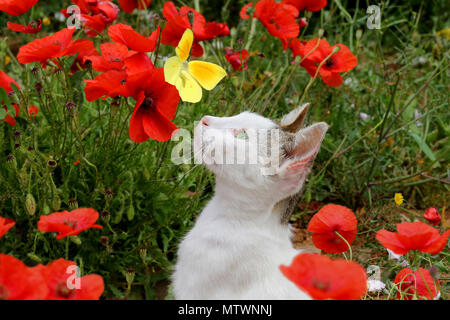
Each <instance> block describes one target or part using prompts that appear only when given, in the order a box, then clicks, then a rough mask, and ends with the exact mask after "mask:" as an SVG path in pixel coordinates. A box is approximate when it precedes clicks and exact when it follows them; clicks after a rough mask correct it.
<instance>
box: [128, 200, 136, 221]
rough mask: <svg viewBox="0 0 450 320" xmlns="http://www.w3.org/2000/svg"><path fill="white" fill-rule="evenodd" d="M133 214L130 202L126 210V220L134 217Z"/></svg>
mask: <svg viewBox="0 0 450 320" xmlns="http://www.w3.org/2000/svg"><path fill="white" fill-rule="evenodd" d="M134 214H135V211H134V207H133V204H132V203H131V204H130V207H129V208H128V210H127V218H128V221H131V220H133V219H134Z"/></svg>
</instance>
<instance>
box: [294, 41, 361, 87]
mask: <svg viewBox="0 0 450 320" xmlns="http://www.w3.org/2000/svg"><path fill="white" fill-rule="evenodd" d="M318 41H319V39H313V40H310V41H308V42H307V43H306V44H305V45H301V43H300V42H298V41H295V40H294V41H293V45H291V49H292V52H293V54H294V58H295V57H296V56H297V55H300V56H301V57H302V58H303V62H302V63H301V64H300V65H301V66H303V67H304V68H305V69H306V71H308V73H309V74H310V75H311V77H314V76H315V74H316V72H317V67H318V65H319V64H320V63H321V62H322V61H324V60H325V58H326V57H328V56H329V55H330V54H331V53H332V52H333V49H334V48H336V47H339V51H338V52H336V53H334V54H333V55H332V56H331V57H330V58H329V59H328V60H327V61H326V62H325V63H324V64H323V65H322V67H321V68H320V70H319V74H320V76H321V78H322V80H323V82H324V83H325V84H326V85H327V86H330V87H338V86H340V85H341V84H342V82H343V79H342V77H341V75H340V74H339V73H341V72H347V71H349V70H351V69H353V68H354V67H356V65H357V64H358V60H357V59H356V57H355V56H354V55H353V53H351V51H350V49H349V48H348V47H347V46H345V45H343V44H336V45H334V46H330V44H329V43H328V42H327V41H326V40H324V39H320V43H319V44H318V45H317V42H318ZM299 44H300V45H299Z"/></svg>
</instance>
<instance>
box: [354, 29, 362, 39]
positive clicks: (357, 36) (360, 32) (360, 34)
mask: <svg viewBox="0 0 450 320" xmlns="http://www.w3.org/2000/svg"><path fill="white" fill-rule="evenodd" d="M355 37H356V40H358V41H359V39H361V37H362V30H361V29H358V30H356V34H355Z"/></svg>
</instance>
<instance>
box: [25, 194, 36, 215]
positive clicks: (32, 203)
mask: <svg viewBox="0 0 450 320" xmlns="http://www.w3.org/2000/svg"><path fill="white" fill-rule="evenodd" d="M25 209H27V213H28V214H29V215H30V216H33V215H34V214H35V213H36V200H34V197H33V195H32V194H31V193H29V194H27V197H26V198H25Z"/></svg>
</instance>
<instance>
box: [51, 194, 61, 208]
mask: <svg viewBox="0 0 450 320" xmlns="http://www.w3.org/2000/svg"><path fill="white" fill-rule="evenodd" d="M51 206H52V209H53V210H54V211H58V210H59V209H61V199H60V198H59V196H58V195H55V197H54V198H53V199H52V203H51Z"/></svg>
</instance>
